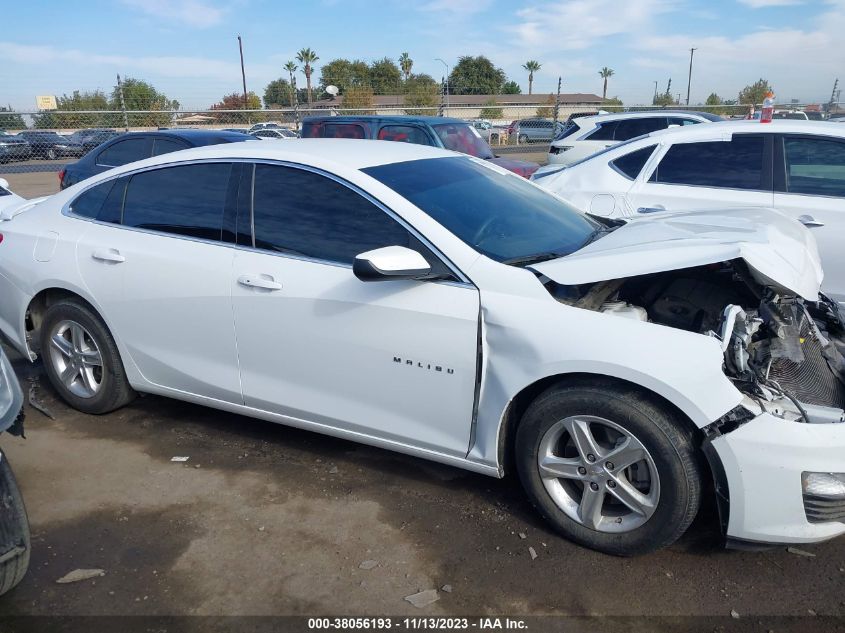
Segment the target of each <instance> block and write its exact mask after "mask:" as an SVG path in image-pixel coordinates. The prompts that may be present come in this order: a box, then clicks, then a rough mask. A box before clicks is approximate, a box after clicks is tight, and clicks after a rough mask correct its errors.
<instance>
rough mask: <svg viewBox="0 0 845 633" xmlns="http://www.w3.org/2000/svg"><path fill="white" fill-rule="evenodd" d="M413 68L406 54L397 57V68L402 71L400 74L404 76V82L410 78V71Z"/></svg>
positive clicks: (409, 57)
mask: <svg viewBox="0 0 845 633" xmlns="http://www.w3.org/2000/svg"><path fill="white" fill-rule="evenodd" d="M413 67H414V60H413V59H411V56H410V55H408V53H402V54H401V55H400V56H399V68H401V69H402V74H403V75H405V81H408V80H409V79H410V78H411V69H412V68H413Z"/></svg>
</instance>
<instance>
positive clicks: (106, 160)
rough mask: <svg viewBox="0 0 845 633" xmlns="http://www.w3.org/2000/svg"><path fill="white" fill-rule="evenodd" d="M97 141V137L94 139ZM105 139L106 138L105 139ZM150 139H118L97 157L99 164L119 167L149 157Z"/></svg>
mask: <svg viewBox="0 0 845 633" xmlns="http://www.w3.org/2000/svg"><path fill="white" fill-rule="evenodd" d="M92 140H94V141H96V139H92ZM103 140H105V139H103ZM149 156H150V139H148V138H127V139H124V140H122V141H117V142H116V143H115V144H114V145H112V146H111V147H107V148H106V149H104V150H103V151H102V152H100V155H99V156H98V157H97V164H98V165H106V166H109V167H119V166H120V165H125V164H126V163H132V162H135V161H136V160H141V159H143V158H149Z"/></svg>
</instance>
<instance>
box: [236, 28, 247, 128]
mask: <svg viewBox="0 0 845 633" xmlns="http://www.w3.org/2000/svg"><path fill="white" fill-rule="evenodd" d="M238 50H239V51H240V52H241V79H242V80H243V82H244V110H246V109H247V108H248V107H249V105H248V102H247V98H246V71H245V70H244V45H243V42H241V36H240V35H238ZM249 122H250V121H249V116H248V115H247V123H249Z"/></svg>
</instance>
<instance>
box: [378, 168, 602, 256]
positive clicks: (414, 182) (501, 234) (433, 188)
mask: <svg viewBox="0 0 845 633" xmlns="http://www.w3.org/2000/svg"><path fill="white" fill-rule="evenodd" d="M362 171H363V172H365V173H367V174H369V175H370V176H372V177H373V178H375V179H376V180H378V181H380V182H382V183H383V184H385V185H386V186H388V187H390V188H391V189H393V190H394V191H396V192H397V193H398V194H399V195H401V196H403V197H405V198H407V199H408V200H410V201H411V202H412V203H413V204H415V205H416V206H418V207H419V208H420V209H422V210H423V211H424V212H426V213H427V214H428V215H430V216H431V217H432V218H434V219H435V220H437V221H438V222H439V223H440V224H442V225H443V226H444V227H446V228H447V229H448V230H450V231H451V232H452V233H454V234H455V235H456V236H457V237H459V238H460V239H461V240H463V241H464V242H465V243H467V244H469V245H470V246H472V247H473V248H475V249H476V250H478V251H479V252H481V253H484V254H485V255H487V256H489V257H491V258H493V259H495V260H497V261H506V260H511V259H515V258H522V257H528V256H531V255H536V254H538V253H547V252H554V253H557V254H560V255H567V254H569V253H571V252H573V251H575V250H577V249H578V248H580V247H581V246H582V245H583V244H584V243H585V242H586V241H587V239H588V238H589V237H590V236H591V235H592V234H593V232H594V231H595V230H596V229H597V228H598V227H599V225H598V224H597V223H596V222H594V221H593V220H591V219H589V218H588V217H587V216H585V215H584V214H582V213H580V212H579V211H577V210H576V209H574V208H573V207H571V206H569V205H568V204H566V203H565V202H563V201H562V200H561V199H560V198H558V197H557V196H554V195H552V194H550V193H547V192H545V191H544V190H542V189H540V188H539V187H537V186H535V185H532V184H531V183H529V182H528V181H527V180H525V179H524V178H522V177H520V176H517V175H516V174H500V173H499V172H497V171H494V170H492V169H490V168H488V167H486V166H484V165H483V164H479V163H478V162H476V161H473V160H470V159H468V158H463V157H459V156H456V157H453V158H430V159H424V160H414V161H407V162H403V163H392V164H389V165H380V166H378V167H369V168H367V169H363V170H362Z"/></svg>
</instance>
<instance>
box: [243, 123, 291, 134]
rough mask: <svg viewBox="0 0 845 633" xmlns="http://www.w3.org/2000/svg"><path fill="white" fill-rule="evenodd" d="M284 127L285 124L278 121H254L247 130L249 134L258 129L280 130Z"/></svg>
mask: <svg viewBox="0 0 845 633" xmlns="http://www.w3.org/2000/svg"><path fill="white" fill-rule="evenodd" d="M278 129H283V126H282V124H281V123H279V122H278V121H265V122H264V123H254V124H253V125H251V126H250V127H249V129H248V130H247V134H252V133H253V132H257V131H258V130H278Z"/></svg>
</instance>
